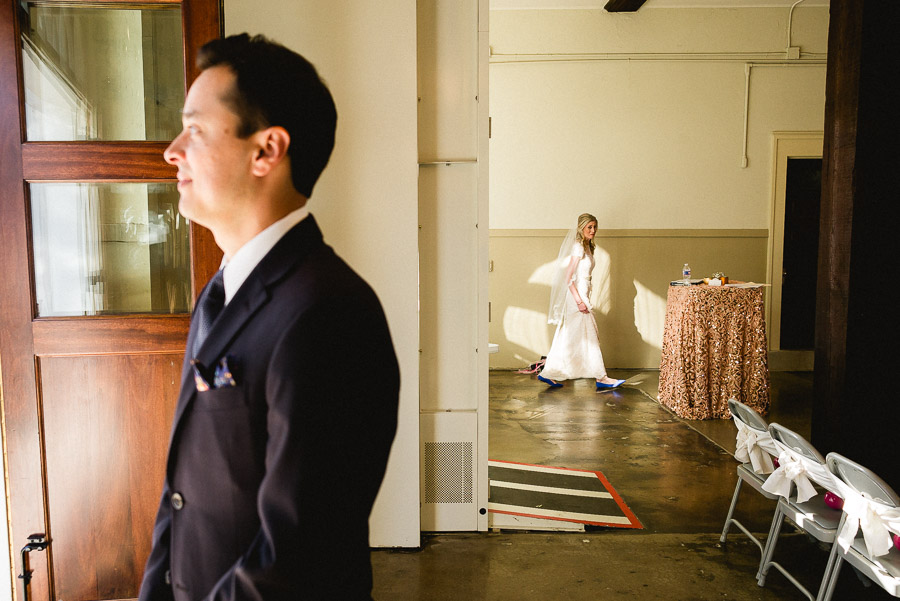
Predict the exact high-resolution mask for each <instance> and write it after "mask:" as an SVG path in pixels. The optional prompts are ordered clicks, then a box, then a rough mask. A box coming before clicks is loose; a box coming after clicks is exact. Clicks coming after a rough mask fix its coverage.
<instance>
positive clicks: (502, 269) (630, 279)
mask: <svg viewBox="0 0 900 601" xmlns="http://www.w3.org/2000/svg"><path fill="white" fill-rule="evenodd" d="M565 233H566V232H565V231H564V230H492V231H491V262H492V271H491V274H490V286H491V323H490V339H491V342H493V343H496V344H499V346H500V351H499V352H498V353H495V354H493V355H491V368H493V369H511V368H521V367H523V366H525V365H528V364H529V363H533V362H534V361H536V360H537V359H538V358H540V357H541V355H546V354H547V351H548V350H550V342H551V341H552V340H553V332H554V330H555V326H551V325H548V324H547V304H548V302H549V292H550V278H551V270H552V263H553V262H554V261H555V259H556V255H557V253H558V252H559V247H560V244H561V243H562V241H563V238H564V236H565ZM594 258H595V261H596V267H595V268H594V274H593V278H592V283H593V290H592V293H591V302H592V303H593V305H594V316H595V317H596V319H597V325H598V326H599V329H600V346H601V348H602V349H603V358H604V361H605V362H606V366H607V367H608V368H617V367H618V368H653V369H656V368H658V367H659V359H660V350H661V349H662V332H663V323H664V321H665V307H666V292H667V289H668V284H669V281H671V280H674V279H677V278H679V277H680V274H681V268H682V266H683V265H684V263H685V262H689V263H690V265H691V269H692V270H693V274H696V275H698V276H699V275H702V274H707V275H709V274H712V273H714V272H716V271H721V272H723V273H726V274H728V276H729V277H733V278H735V279H740V280H744V281H755V282H761V281H763V280H764V279H765V260H766V230H601V231H599V232H598V233H597V250H596V251H595V253H594Z"/></svg>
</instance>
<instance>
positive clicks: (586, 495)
mask: <svg viewBox="0 0 900 601" xmlns="http://www.w3.org/2000/svg"><path fill="white" fill-rule="evenodd" d="M488 480H489V481H490V497H489V499H488V511H490V512H493V513H503V514H509V515H519V516H526V517H533V518H542V519H545V520H558V521H563V522H575V523H579V524H589V525H592V526H609V527H613V528H643V526H642V525H641V522H640V521H639V520H638V519H637V516H635V515H634V513H632V511H631V510H630V509H629V508H628V506H627V505H626V504H625V501H623V500H622V497H620V496H619V494H618V493H617V492H616V491H615V489H614V488H613V487H612V485H611V484H610V483H609V481H608V480H607V479H606V477H605V476H604V475H603V474H602V473H600V472H592V471H588V470H578V469H571V468H565V467H550V466H545V465H530V464H526V463H515V462H511V461H494V460H490V461H488Z"/></svg>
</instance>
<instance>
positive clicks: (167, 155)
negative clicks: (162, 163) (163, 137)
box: [163, 134, 184, 165]
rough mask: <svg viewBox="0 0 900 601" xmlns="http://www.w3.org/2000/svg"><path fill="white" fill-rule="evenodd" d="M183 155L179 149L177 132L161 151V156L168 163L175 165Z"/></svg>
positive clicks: (179, 139) (179, 140)
mask: <svg viewBox="0 0 900 601" xmlns="http://www.w3.org/2000/svg"><path fill="white" fill-rule="evenodd" d="M183 156H184V154H183V153H182V150H181V134H178V135H177V136H176V137H175V139H174V140H172V143H171V144H169V146H168V148H166V149H165V150H164V151H163V158H164V159H165V160H166V162H167V163H169V164H170V165H177V164H178V161H180V160H181V158H182V157H183Z"/></svg>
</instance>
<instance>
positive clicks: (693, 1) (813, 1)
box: [490, 0, 829, 10]
mask: <svg viewBox="0 0 900 601" xmlns="http://www.w3.org/2000/svg"><path fill="white" fill-rule="evenodd" d="M607 2H608V0H490V3H491V10H512V9H571V8H603V7H604V5H606V3H607ZM795 2H797V0H646V2H645V3H644V5H643V6H642V7H641V9H644V8H742V7H743V8H747V7H762V6H781V7H785V8H790V7H791V5H792V4H794V3H795ZM828 2H829V0H803V4H802V5H803V6H827V5H828Z"/></svg>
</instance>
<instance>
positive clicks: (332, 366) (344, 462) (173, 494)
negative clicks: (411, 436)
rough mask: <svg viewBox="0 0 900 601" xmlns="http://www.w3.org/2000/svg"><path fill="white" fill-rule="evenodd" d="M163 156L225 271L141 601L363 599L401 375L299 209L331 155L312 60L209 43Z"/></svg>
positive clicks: (202, 327)
mask: <svg viewBox="0 0 900 601" xmlns="http://www.w3.org/2000/svg"><path fill="white" fill-rule="evenodd" d="M198 64H199V67H200V68H201V69H202V71H201V74H200V75H199V77H198V78H197V80H196V81H195V82H194V84H193V85H192V86H191V89H190V91H189V92H188V95H187V98H186V99H185V105H184V113H183V125H184V128H183V130H182V132H181V133H180V134H179V135H178V137H177V138H175V140H174V141H173V142H172V144H171V145H170V146H169V148H168V149H167V150H166V152H165V158H166V160H167V161H168V162H169V163H171V164H173V165H176V166H177V167H178V189H179V192H180V194H181V200H180V203H179V210H180V211H181V213H182V214H183V215H184V216H185V217H187V218H188V219H190V220H192V221H195V222H197V223H199V224H201V225H203V226H205V227H207V228H209V229H210V230H211V231H212V233H213V235H214V236H215V239H216V244H218V246H219V247H220V248H221V249H222V251H223V252H224V255H225V257H224V260H223V263H224V268H223V269H222V270H220V272H219V273H217V274H216V276H215V277H214V278H213V279H212V280H211V281H210V283H209V284H208V285H207V286H206V288H205V289H204V291H203V292H202V293H201V295H200V297H199V298H198V301H197V307H196V308H195V311H194V315H193V317H192V320H191V330H190V334H189V336H188V342H187V352H186V354H185V364H184V370H183V375H182V386H181V393H180V396H179V399H178V406H177V408H176V411H175V418H174V423H173V425H172V434H171V441H170V445H169V457H168V462H167V464H166V479H165V482H164V487H163V495H162V500H161V502H160V506H159V511H158V514H157V519H156V525H155V527H154V532H153V549H152V551H151V553H150V557H149V559H148V562H147V567H146V570H145V573H144V580H143V583H142V585H141V592H140V599H141V601H154V600H163V599H165V600H177V601H188V600H198V599H210V600H211V599H221V600H226V599H227V600H238V599H257V600H260V599H261V600H282V599H290V600H295V599H307V598H315V599H318V598H327V599H370V598H371V588H372V575H371V564H370V559H369V545H368V518H369V512H370V510H371V508H372V503H373V502H374V499H375V495H376V493H377V492H378V489H379V487H380V485H381V480H382V477H383V475H384V471H385V466H386V463H387V458H388V452H389V450H390V446H391V442H392V441H393V438H394V433H395V430H396V425H397V400H398V391H399V373H398V367H397V361H396V357H395V354H394V349H393V346H392V343H391V339H390V334H389V331H388V326H387V323H386V321H385V317H384V313H383V311H382V308H381V305H380V303H379V302H378V299H377V298H376V296H375V294H374V293H373V292H372V290H371V289H370V288H369V286H368V285H367V284H366V283H365V282H363V281H362V279H360V277H359V276H358V275H356V274H355V273H354V272H353V271H352V270H351V269H350V268H349V267H348V266H347V265H346V264H345V263H344V262H343V261H342V260H341V259H340V258H338V257H337V256H336V255H335V254H334V252H333V251H332V249H331V248H330V247H328V246H326V245H325V244H324V242H323V240H322V234H321V232H320V231H319V228H318V227H317V225H316V223H315V220H314V219H313V217H312V216H311V215H309V214H308V213H307V210H306V202H307V199H308V197H309V196H310V195H311V193H312V188H313V185H314V184H315V182H316V180H317V179H318V177H319V174H320V173H321V172H322V170H323V169H324V168H325V165H326V164H327V162H328V158H329V156H330V154H331V150H332V147H333V145H334V130H335V123H336V119H337V116H336V112H335V108H334V103H333V101H332V98H331V94H330V93H329V92H328V90H327V88H326V87H325V85H324V84H323V83H322V82H321V80H320V79H319V77H318V75H317V73H316V71H315V69H314V68H313V67H312V65H310V64H309V63H308V62H307V61H306V60H305V59H304V58H302V57H301V56H299V55H298V54H296V53H294V52H291V51H289V50H287V49H285V48H284V47H282V46H280V45H278V44H275V43H272V42H270V41H268V40H265V39H264V38H261V37H255V38H250V37H248V36H247V35H246V34H242V35H240V36H232V37H229V38H226V39H223V40H215V41H213V42H210V43H209V44H207V45H206V46H204V47H203V48H202V49H201V52H200V56H199V59H198Z"/></svg>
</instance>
